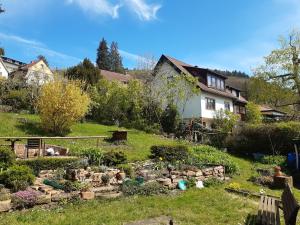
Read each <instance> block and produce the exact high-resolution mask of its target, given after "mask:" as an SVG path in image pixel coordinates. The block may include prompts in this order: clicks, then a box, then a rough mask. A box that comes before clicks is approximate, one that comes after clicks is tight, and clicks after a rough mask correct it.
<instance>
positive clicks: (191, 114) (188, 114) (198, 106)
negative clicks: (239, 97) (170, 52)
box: [154, 62, 233, 119]
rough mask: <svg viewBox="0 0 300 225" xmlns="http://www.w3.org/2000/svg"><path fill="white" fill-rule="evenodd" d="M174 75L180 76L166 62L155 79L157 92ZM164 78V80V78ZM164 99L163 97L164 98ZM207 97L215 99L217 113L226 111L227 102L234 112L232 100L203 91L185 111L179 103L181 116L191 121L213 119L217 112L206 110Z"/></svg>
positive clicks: (191, 101) (191, 100) (190, 101)
mask: <svg viewBox="0 0 300 225" xmlns="http://www.w3.org/2000/svg"><path fill="white" fill-rule="evenodd" d="M172 75H175V76H176V75H179V76H180V74H179V73H178V72H177V71H176V70H175V69H174V68H173V67H172V66H171V65H170V64H168V63H166V62H164V63H163V64H162V65H161V67H160V68H159V71H157V73H156V76H155V79H154V86H155V88H156V90H157V92H158V91H159V90H160V89H161V88H162V87H163V86H164V85H166V84H165V82H166V77H169V76H172ZM163 77H164V78H163ZM162 97H163V96H162ZM206 97H209V98H213V99H215V101H216V111H217V110H221V109H222V110H225V102H229V103H230V111H231V112H233V102H232V100H231V99H230V98H226V97H221V96H217V95H213V94H210V93H207V92H203V91H201V92H200V94H198V95H194V96H193V97H192V98H190V99H189V100H188V101H187V103H186V105H185V107H184V110H183V104H182V103H181V102H177V107H178V111H179V113H180V114H181V117H182V118H183V119H190V118H200V117H202V118H208V119H213V118H214V116H215V112H216V111H215V110H208V109H206Z"/></svg>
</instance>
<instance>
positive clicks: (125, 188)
mask: <svg viewBox="0 0 300 225" xmlns="http://www.w3.org/2000/svg"><path fill="white" fill-rule="evenodd" d="M121 190H122V192H123V194H124V195H126V196H130V195H146V196H151V195H158V194H167V193H168V189H167V188H166V187H164V186H162V185H160V184H158V183H157V182H148V183H145V184H143V185H140V184H139V183H138V182H137V181H127V182H124V183H123V185H122V187H121Z"/></svg>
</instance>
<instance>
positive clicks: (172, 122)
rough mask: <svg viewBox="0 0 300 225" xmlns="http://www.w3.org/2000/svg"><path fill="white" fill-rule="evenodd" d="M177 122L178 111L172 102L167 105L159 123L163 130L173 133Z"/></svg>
mask: <svg viewBox="0 0 300 225" xmlns="http://www.w3.org/2000/svg"><path fill="white" fill-rule="evenodd" d="M178 124H179V113H178V110H177V107H176V106H175V105H173V104H170V105H168V106H167V107H166V108H165V110H164V111H163V113H162V115H161V125H162V128H163V131H164V132H167V133H175V131H176V128H177V127H178Z"/></svg>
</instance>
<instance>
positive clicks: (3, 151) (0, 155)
mask: <svg viewBox="0 0 300 225" xmlns="http://www.w3.org/2000/svg"><path fill="white" fill-rule="evenodd" d="M15 160H16V155H15V153H14V152H13V151H12V150H11V148H10V147H3V146H1V147H0V168H4V169H6V168H7V167H9V166H12V165H13V164H14V163H15Z"/></svg>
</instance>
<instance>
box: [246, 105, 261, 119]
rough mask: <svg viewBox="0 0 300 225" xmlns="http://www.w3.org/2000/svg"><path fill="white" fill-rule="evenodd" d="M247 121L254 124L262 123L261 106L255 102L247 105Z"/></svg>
mask: <svg viewBox="0 0 300 225" xmlns="http://www.w3.org/2000/svg"><path fill="white" fill-rule="evenodd" d="M246 121H247V122H248V123H252V124H260V123H261V122H262V114H261V112H260V109H259V106H258V105H256V104H255V103H253V102H248V103H247V105H246Z"/></svg>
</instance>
